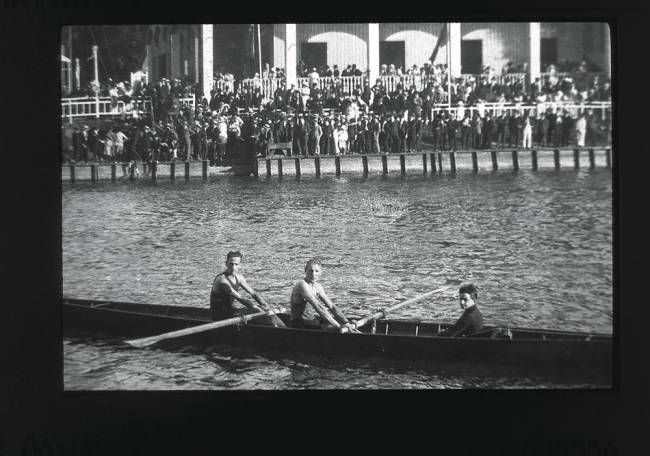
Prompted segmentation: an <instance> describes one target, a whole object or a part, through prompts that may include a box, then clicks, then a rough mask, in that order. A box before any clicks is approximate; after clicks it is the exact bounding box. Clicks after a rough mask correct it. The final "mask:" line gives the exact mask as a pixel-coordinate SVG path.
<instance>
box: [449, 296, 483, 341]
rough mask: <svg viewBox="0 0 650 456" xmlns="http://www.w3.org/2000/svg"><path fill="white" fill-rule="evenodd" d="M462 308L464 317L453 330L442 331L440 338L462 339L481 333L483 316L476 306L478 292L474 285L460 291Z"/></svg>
mask: <svg viewBox="0 0 650 456" xmlns="http://www.w3.org/2000/svg"><path fill="white" fill-rule="evenodd" d="M458 298H459V300H460V308H461V309H463V310H464V312H463V315H461V317H460V318H459V319H458V321H457V322H456V323H455V324H454V326H452V327H451V328H449V329H447V330H445V331H442V332H440V333H439V334H438V336H444V337H461V336H468V335H471V334H474V333H476V332H478V331H480V330H481V329H482V328H483V315H482V314H481V311H480V310H479V309H478V306H477V305H476V301H475V300H476V298H478V290H477V288H476V286H474V284H471V283H469V284H467V285H463V286H461V287H460V288H459V289H458Z"/></svg>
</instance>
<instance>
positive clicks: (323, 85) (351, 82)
mask: <svg viewBox="0 0 650 456" xmlns="http://www.w3.org/2000/svg"><path fill="white" fill-rule="evenodd" d="M364 80H365V78H364V77H363V76H340V77H338V78H335V77H330V76H323V77H319V78H317V79H314V80H313V82H315V83H316V84H318V88H319V89H321V90H325V89H327V88H328V87H330V86H331V85H332V84H333V85H334V87H338V88H339V90H340V91H341V94H343V95H352V93H353V92H354V91H355V90H359V92H361V91H363V84H364ZM297 81H298V87H301V86H302V85H303V84H307V86H308V87H310V88H311V82H312V78H298V80H297Z"/></svg>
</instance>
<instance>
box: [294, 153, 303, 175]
mask: <svg viewBox="0 0 650 456" xmlns="http://www.w3.org/2000/svg"><path fill="white" fill-rule="evenodd" d="M293 161H294V163H295V164H296V177H300V175H301V174H302V170H301V169H300V158H298V157H296V158H294V159H293Z"/></svg>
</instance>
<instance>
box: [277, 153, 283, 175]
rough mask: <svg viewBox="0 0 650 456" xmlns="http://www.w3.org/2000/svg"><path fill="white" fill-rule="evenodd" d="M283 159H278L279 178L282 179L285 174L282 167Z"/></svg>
mask: <svg viewBox="0 0 650 456" xmlns="http://www.w3.org/2000/svg"><path fill="white" fill-rule="evenodd" d="M282 166H283V165H282V159H281V158H278V177H280V178H281V177H282V175H283V174H284V173H283V167H282Z"/></svg>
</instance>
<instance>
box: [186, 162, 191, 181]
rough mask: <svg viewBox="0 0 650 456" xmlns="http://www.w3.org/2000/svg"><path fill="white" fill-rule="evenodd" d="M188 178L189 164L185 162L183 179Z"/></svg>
mask: <svg viewBox="0 0 650 456" xmlns="http://www.w3.org/2000/svg"><path fill="white" fill-rule="evenodd" d="M189 178H190V162H189V160H188V161H186V162H185V179H189Z"/></svg>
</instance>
